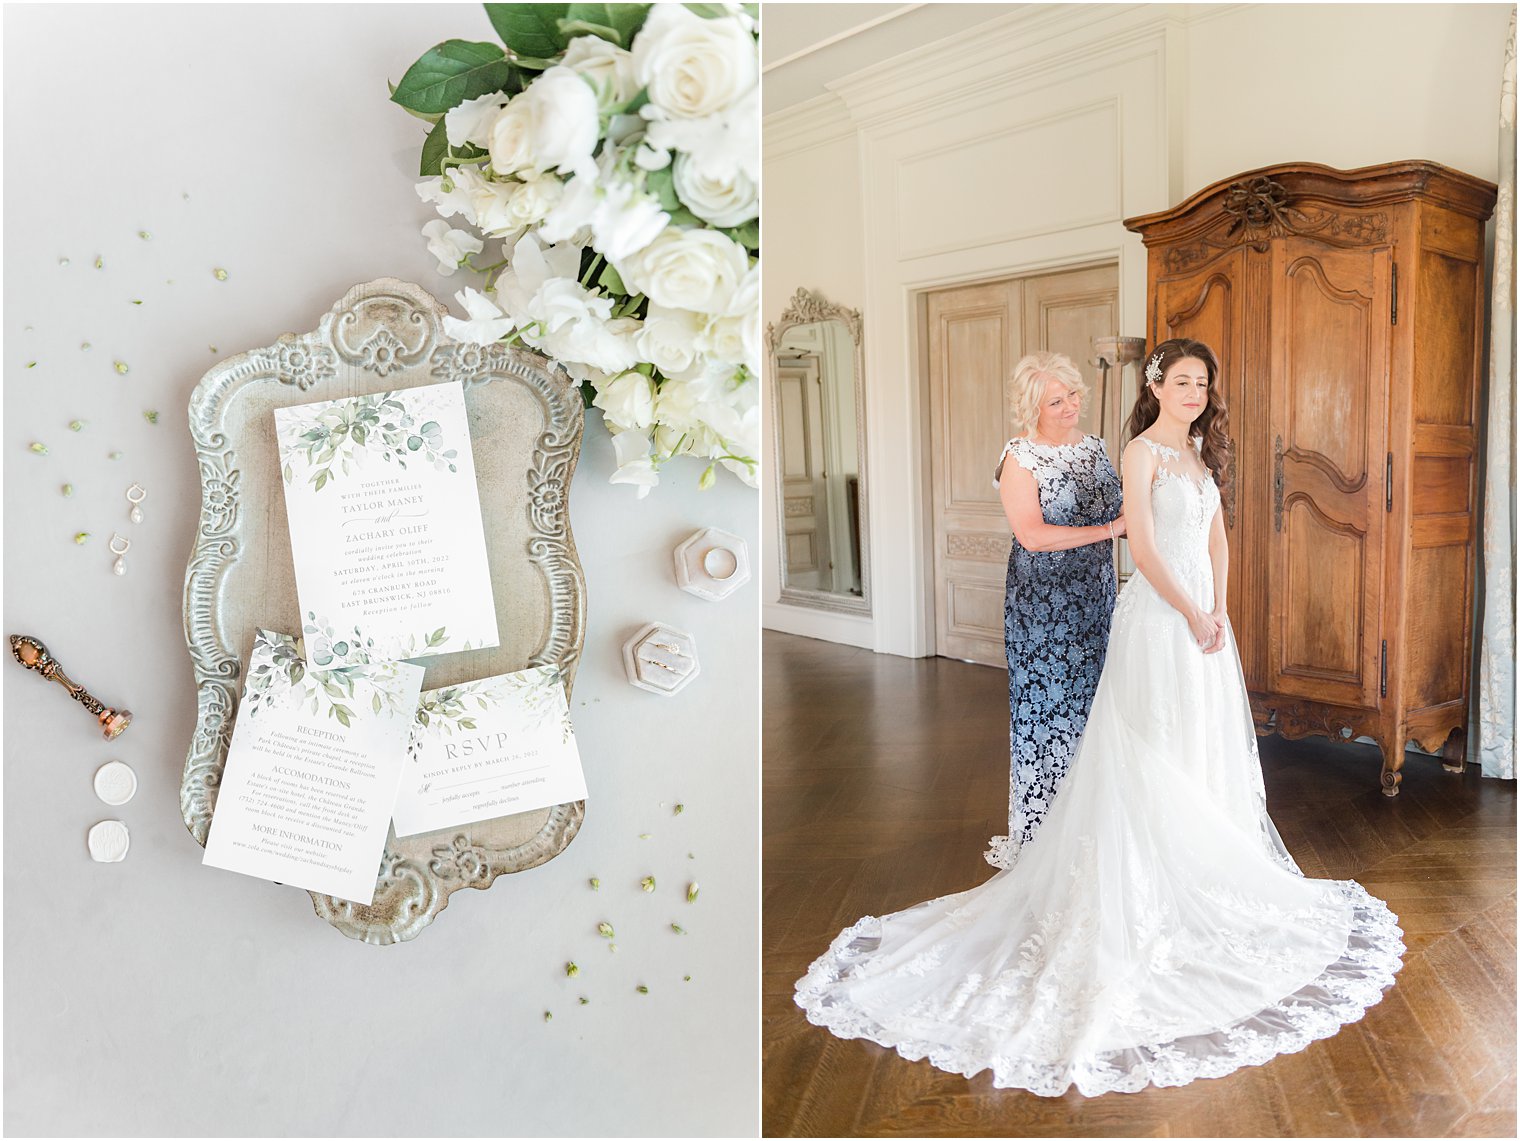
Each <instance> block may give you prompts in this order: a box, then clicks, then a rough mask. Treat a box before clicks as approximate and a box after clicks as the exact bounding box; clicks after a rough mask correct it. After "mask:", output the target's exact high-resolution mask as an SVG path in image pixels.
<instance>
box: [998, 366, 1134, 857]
mask: <svg viewBox="0 0 1520 1141" xmlns="http://www.w3.org/2000/svg"><path fill="white" fill-rule="evenodd" d="M1086 394H1087V385H1086V384H1085V383H1084V382H1083V380H1082V374H1081V373H1080V372H1078V371H1077V367H1076V366H1075V365H1074V364H1072V362H1071V360H1070V358H1068V357H1065V356H1062V355H1061V354H1060V353H1051V352H1037V353H1031V354H1030V355H1029V356H1026V357H1024V358H1023V359H1022V360H1020V361H1019V363H1018V364H1017V366H1015V368H1014V370H1013V384H1012V392H1011V400H1010V404H1011V406H1012V414H1013V430H1014V435H1013V438H1012V439H1011V440H1009V441H1008V443H1007V445H1006V446H1005V447H1004V448H1003V454H1002V456H1001V457H999V459H998V465H997V470H996V474H995V475H994V477H993V483H994V485H996V486H997V487H998V488H999V493H1000V495H1001V498H1002V501H1003V511H1004V512H1005V513H1006V514H1007V516H1008V523H1009V525H1010V526H1011V527H1012V528H1013V549H1012V550H1011V551H1010V552H1009V555H1008V593H1007V597H1006V599H1005V600H1004V603H1003V642H1004V647H1005V649H1006V650H1007V654H1008V706H1009V717H1010V723H1011V724H1010V743H1009V774H1008V835H1006V836H994V837H993V838H992V843H991V845H990V846H989V847H988V849H987V853H986V855H987V862H988V863H989V864H992V865H993V866H994V867H998V868H1006V867H1010V866H1011V865H1012V864H1013V861H1014V859H1015V858H1016V856H1017V854H1018V850H1019V847H1020V846H1021V845H1022V844H1023V843H1024V841H1025V840H1028V839H1029V838H1030V837H1031V836H1033V835H1034V833H1035V830H1036V829H1037V828H1038V827H1039V825H1040V822H1041V821H1042V820H1044V818H1045V813H1046V811H1047V810H1048V809H1049V807H1050V803H1051V800H1052V798H1054V796H1055V793H1056V789H1057V788H1058V787H1059V786H1060V783H1061V780H1062V778H1064V777H1065V776H1066V767H1067V764H1068V763H1069V761H1070V760H1071V758H1072V756H1073V755H1075V753H1076V748H1077V742H1078V740H1079V738H1080V737H1081V736H1082V729H1083V726H1085V725H1086V723H1087V710H1088V708H1089V707H1090V706H1091V705H1092V699H1093V691H1094V690H1095V689H1096V688H1097V686H1098V676H1099V675H1100V674H1101V673H1102V672H1103V657H1104V651H1105V650H1106V648H1107V646H1108V624H1109V616H1110V615H1111V614H1112V613H1113V609H1114V593H1115V589H1116V576H1115V574H1114V560H1113V550H1114V539H1115V538H1117V537H1118V536H1119V535H1122V534H1124V517H1123V515H1121V514H1120V511H1121V507H1122V494H1121V492H1122V487H1121V484H1120V482H1119V477H1118V475H1117V474H1116V473H1115V472H1114V467H1113V464H1112V463H1110V462H1109V459H1108V452H1107V451H1106V450H1105V449H1104V447H1103V439H1102V437H1100V436H1090V435H1084V434H1083V432H1082V430H1081V429H1080V428H1079V427H1078V426H1077V419H1078V417H1079V415H1080V414H1081V410H1082V398H1083V396H1085V395H1086ZM1010 458H1012V460H1013V463H1012V464H1011V465H1010V464H1008V462H1007V461H1008V460H1009V459H1010Z"/></svg>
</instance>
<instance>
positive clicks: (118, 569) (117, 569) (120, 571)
mask: <svg viewBox="0 0 1520 1141" xmlns="http://www.w3.org/2000/svg"><path fill="white" fill-rule="evenodd" d="M117 543H120V544H121V546H120V547H118V546H117V545H116V544H117ZM131 549H132V540H131V539H124V538H122V537H121V536H120V535H118V534H117V533H116V532H115V531H112V532H111V553H112V554H113V555H115V556H116V561H115V562H114V563H112V564H111V573H112V574H114V575H124V574H126V573H127V560H126V559H124V558H123V557H122V556H123V555H125V554H126V553H127V552H128V551H129V550H131Z"/></svg>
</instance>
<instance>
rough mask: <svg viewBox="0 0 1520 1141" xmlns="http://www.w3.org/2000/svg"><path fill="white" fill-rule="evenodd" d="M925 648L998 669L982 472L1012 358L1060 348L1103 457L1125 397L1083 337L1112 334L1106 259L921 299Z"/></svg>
mask: <svg viewBox="0 0 1520 1141" xmlns="http://www.w3.org/2000/svg"><path fill="white" fill-rule="evenodd" d="M924 320H925V326H926V328H925V334H926V335H925V344H926V347H927V350H928V382H929V384H928V388H929V439H928V441H927V443H928V447H927V449H926V450H927V452H928V455H929V465H930V505H931V516H932V519H931V527H932V542H933V547H934V559H933V564H932V565H933V575H934V579H933V587H934V625H935V652H936V653H937V654H939V655H941V656H943V657H952V658H960V659H963V660H965V661H971V662H981V663H983V664H986V665H991V666H997V667H999V668H1003V667H1004V666H1005V664H1006V661H1005V658H1004V652H1003V599H1004V593H1005V579H1006V573H1007V565H1008V551H1009V546H1010V543H1011V541H1012V536H1011V533H1010V531H1009V527H1008V522H1007V520H1006V519H1005V518H1004V515H1003V507H1002V503H1001V501H1000V500H999V498H998V492H997V489H996V488H994V487H993V485H992V475H993V470H994V468H995V467H996V465H997V459H998V456H999V454H1000V453H1001V452H1002V450H1003V445H1004V444H1005V443H1006V442H1007V441H1008V437H1009V435H1010V434H1011V433H1012V427H1011V418H1010V395H1011V394H1010V382H1011V379H1012V375H1013V368H1014V365H1016V364H1017V363H1018V361H1019V358H1020V357H1022V356H1024V355H1025V354H1026V353H1030V352H1034V351H1035V350H1037V349H1050V350H1053V351H1055V352H1060V353H1065V354H1066V355H1067V356H1069V357H1070V358H1071V359H1072V362H1073V363H1074V364H1076V366H1077V367H1078V369H1080V370H1081V372H1082V375H1083V379H1085V380H1086V381H1087V384H1088V387H1089V394H1088V397H1087V400H1086V401H1085V402H1084V405H1083V410H1082V421H1081V423H1082V430H1083V431H1085V432H1092V433H1096V434H1098V435H1101V436H1103V437H1104V439H1105V440H1106V441H1107V442H1108V445H1109V455H1110V458H1111V459H1116V458H1117V456H1118V452H1117V450H1116V447H1115V445H1116V444H1117V441H1118V424H1119V417H1120V415H1121V412H1127V411H1128V409H1127V407H1125V406H1124V401H1125V399H1126V394H1124V393H1121V392H1118V391H1116V390H1110V389H1109V388H1108V387H1107V386H1106V385H1105V381H1106V380H1107V381H1108V383H1110V384H1113V385H1117V384H1118V383H1119V381H1118V375H1117V374H1114V375H1113V376H1112V377H1111V378H1108V377H1105V375H1104V374H1103V373H1102V371H1101V370H1100V369H1098V367H1097V366H1096V365H1095V364H1094V363H1093V362H1094V359H1095V356H1096V354H1095V353H1094V350H1093V344H1092V342H1093V338H1094V337H1111V336H1114V335H1115V334H1116V333H1118V332H1119V271H1118V266H1117V265H1115V264H1112V263H1109V264H1105V265H1099V266H1092V267H1085V268H1082V269H1076V270H1065V271H1060V272H1055V273H1045V274H1040V275H1037V276H1028V277H1017V278H1007V279H1004V280H999V281H991V282H979V283H977V284H975V285H964V286H957V287H954V288H950V289H942V290H936V291H935V292H932V293H930V294H929V295H928V296H927V298H926V308H925V313H924Z"/></svg>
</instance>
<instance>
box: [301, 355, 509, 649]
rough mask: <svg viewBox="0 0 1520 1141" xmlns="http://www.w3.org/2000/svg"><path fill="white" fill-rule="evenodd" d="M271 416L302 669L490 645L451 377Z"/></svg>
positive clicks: (466, 450)
mask: <svg viewBox="0 0 1520 1141" xmlns="http://www.w3.org/2000/svg"><path fill="white" fill-rule="evenodd" d="M274 418H275V435H276V438H277V440H278V442H279V449H280V474H281V476H282V478H283V482H284V486H285V507H286V514H287V516H288V518H289V523H290V546H291V553H292V556H293V558H294V562H295V575H296V595H297V598H298V600H299V602H300V606H301V613H302V616H303V623H302V625H303V633H304V635H305V646H306V652H307V654H308V664H309V665H310V666H313V667H320V668H325V667H328V666H332V665H334V664H335V663H336V664H338V665H343V664H345V663H349V662H352V661H354V660H356V659H357V660H362V661H380V660H386V659H392V658H418V657H424V656H428V655H432V654H447V653H452V652H454V651H455V650H469V649H480V648H483V647H490V646H495V645H497V644H498V641H497V629H496V607H495V604H494V603H493V601H492V595H491V576H490V570H489V568H488V567H487V565H486V544H485V534H484V531H483V529H482V526H481V518H480V492H479V490H478V488H477V486H476V483H475V463H474V459H473V457H472V454H471V451H470V433H469V423H468V420H467V418H466V415H465V407H464V391H463V389H462V388H461V387H460V385H459V384H457V383H452V382H451V383H445V384H434V385H426V386H423V387H420V388H409V389H405V390H402V391H397V392H381V393H374V394H371V395H368V396H355V397H350V398H348V399H344V400H324V401H320V402H318V403H315V404H303V405H297V406H295V407H291V408H277V409H275V413H274Z"/></svg>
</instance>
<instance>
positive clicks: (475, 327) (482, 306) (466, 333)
mask: <svg viewBox="0 0 1520 1141" xmlns="http://www.w3.org/2000/svg"><path fill="white" fill-rule="evenodd" d="M454 299H455V300H456V301H458V302H459V304H461V305H463V306H464V310H465V312H466V313H468V314H469V315H470V319H469V320H468V321H461V320H460V319H459V318H458V317H455V316H454V315H453V314H452V313H449V314H445V316H444V318H443V331H444V332H445V333H447V334H448V335H449V336H451V337H453V338H454V339H455V340H456V341H467V342H469V343H470V344H472V345H494V344H495V343H496V342H497V341H499V340H501V339H502V338H503V337H505V336H506V335H507V334H508V333H510V332H511V331H512V330H513V329H514V328H516V327H517V323H516V322H515V321H513V320H512V318H511V317H508V316H506V315H504V314H503V313H502V311H501V310H500V309H498V308H497V307H496V306H495V305H494V304H492V302H491V299H490V298H488V297H487V296H486V295H485V294H483V293H481V292H480V291H479V290H476V289H468V288H466V289H461V290H460V291H459V292H458V293H456V294H454Z"/></svg>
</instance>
